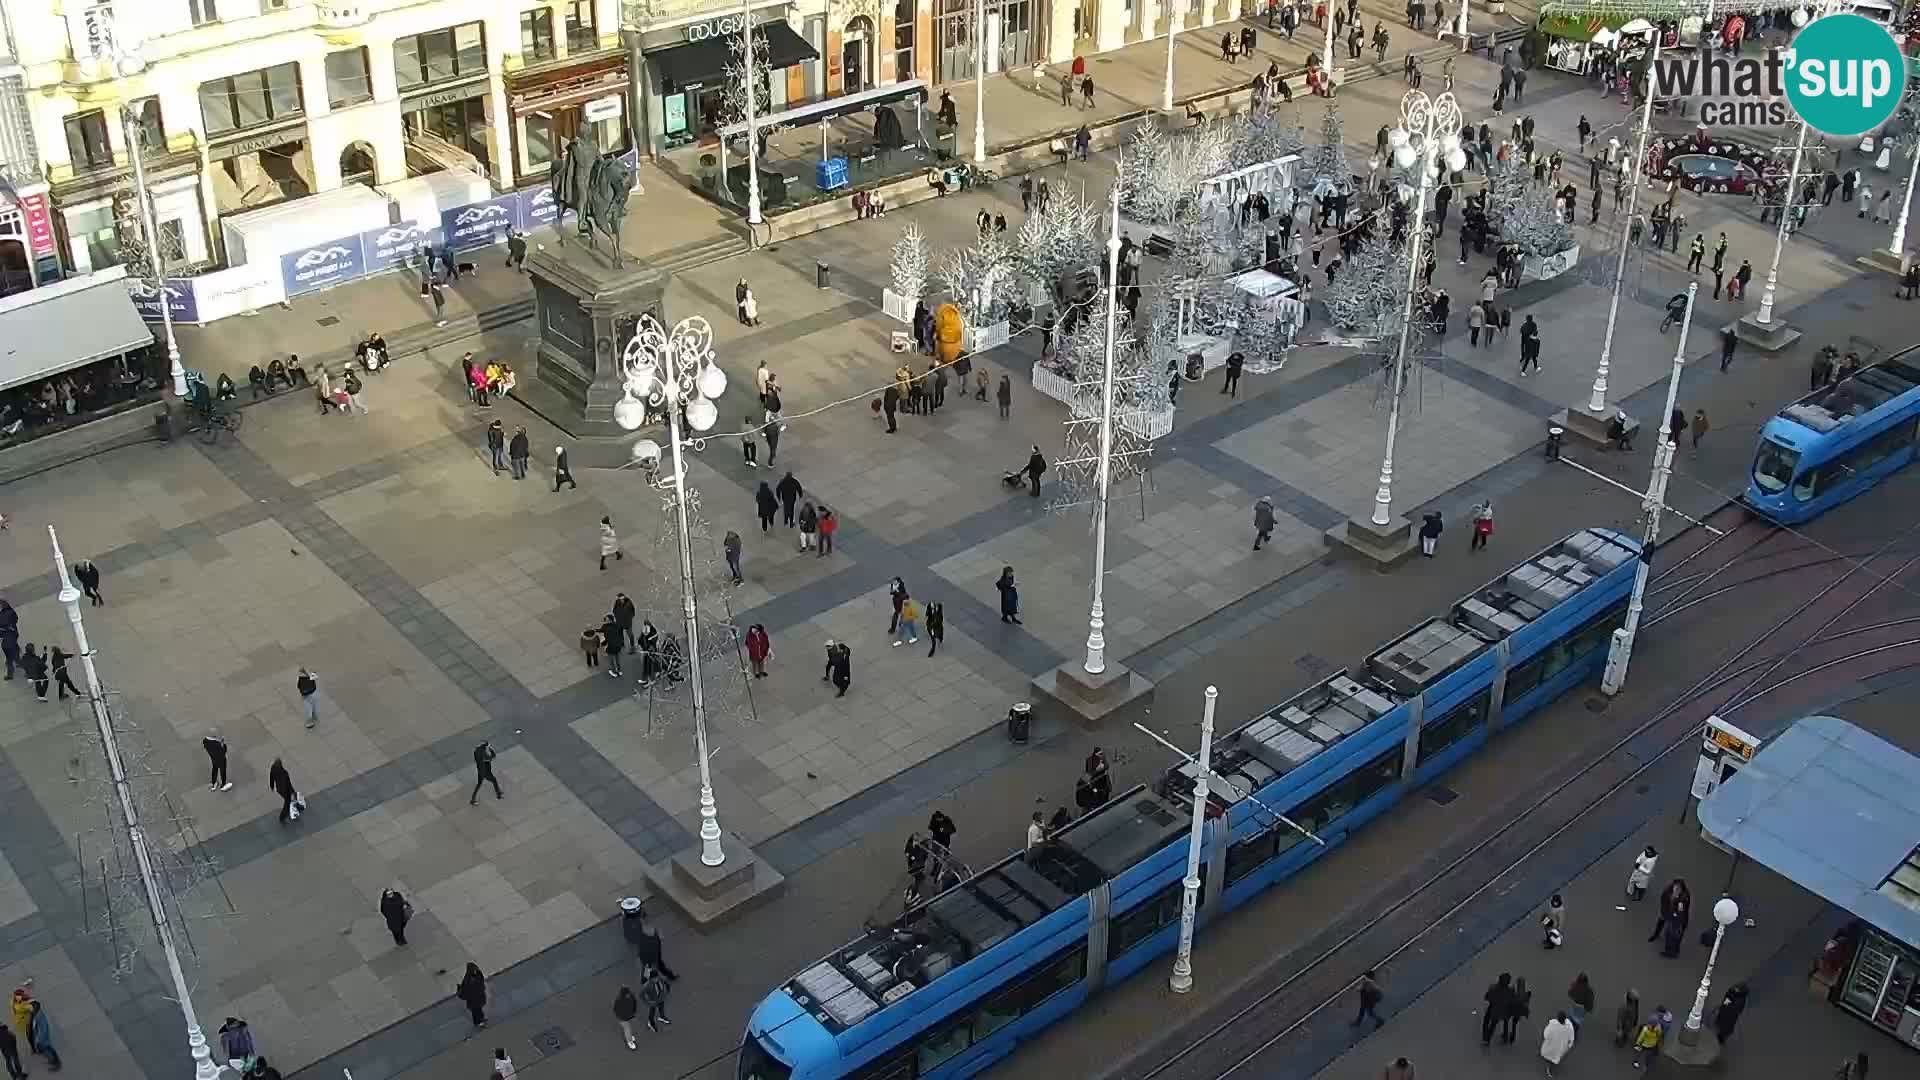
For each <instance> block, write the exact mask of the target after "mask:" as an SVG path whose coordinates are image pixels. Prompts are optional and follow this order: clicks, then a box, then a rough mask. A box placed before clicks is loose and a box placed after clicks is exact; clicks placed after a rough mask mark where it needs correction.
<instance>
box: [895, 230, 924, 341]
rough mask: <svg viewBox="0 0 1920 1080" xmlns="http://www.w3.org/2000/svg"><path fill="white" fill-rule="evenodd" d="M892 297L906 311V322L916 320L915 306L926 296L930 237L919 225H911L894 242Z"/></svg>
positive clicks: (904, 316)
mask: <svg viewBox="0 0 1920 1080" xmlns="http://www.w3.org/2000/svg"><path fill="white" fill-rule="evenodd" d="M892 270H893V289H892V292H893V295H894V296H895V297H898V298H899V300H898V303H899V304H900V306H901V307H902V308H903V309H904V311H905V314H904V315H903V316H901V318H903V319H910V318H912V317H913V306H914V305H915V304H917V303H919V302H920V298H921V297H923V296H925V295H926V294H927V238H926V237H925V236H924V235H922V233H921V232H920V226H918V225H914V224H912V223H908V225H907V227H906V228H904V229H902V230H900V239H898V240H895V241H894V242H893V267H892Z"/></svg>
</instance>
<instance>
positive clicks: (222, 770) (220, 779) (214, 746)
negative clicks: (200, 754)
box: [200, 731, 233, 791]
mask: <svg viewBox="0 0 1920 1080" xmlns="http://www.w3.org/2000/svg"><path fill="white" fill-rule="evenodd" d="M200 749H202V750H205V751H206V752H207V790H208V791H232V790H233V783H232V781H230V780H228V779H227V740H225V739H223V738H221V737H220V733H219V732H218V731H209V732H207V733H206V735H205V736H203V737H202V738H201V740H200Z"/></svg>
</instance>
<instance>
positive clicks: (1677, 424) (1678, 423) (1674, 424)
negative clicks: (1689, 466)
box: [1667, 405, 1687, 446]
mask: <svg viewBox="0 0 1920 1080" xmlns="http://www.w3.org/2000/svg"><path fill="white" fill-rule="evenodd" d="M1667 431H1668V436H1667V438H1668V439H1669V440H1670V441H1671V442H1672V443H1673V445H1675V446H1679V445H1680V439H1681V438H1682V437H1683V436H1685V435H1686V433H1687V410H1685V409H1683V408H1680V407H1679V406H1677V405H1676V406H1674V409H1673V415H1671V416H1669V417H1667Z"/></svg>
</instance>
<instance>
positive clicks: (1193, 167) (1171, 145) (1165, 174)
mask: <svg viewBox="0 0 1920 1080" xmlns="http://www.w3.org/2000/svg"><path fill="white" fill-rule="evenodd" d="M1232 144H1233V129H1232V128H1231V127H1230V126H1229V125H1227V124H1223V123H1217V122H1212V121H1209V122H1207V123H1204V124H1201V125H1200V126H1199V127H1197V128H1194V129H1192V130H1191V131H1184V132H1180V133H1179V134H1175V135H1169V134H1166V133H1164V132H1162V131H1160V130H1159V129H1158V128H1157V127H1155V126H1152V125H1149V126H1147V127H1143V128H1141V129H1140V130H1139V131H1138V132H1137V133H1136V134H1135V135H1134V138H1133V141H1132V142H1131V143H1129V144H1127V149H1126V150H1125V152H1123V153H1122V154H1121V158H1120V183H1121V190H1122V191H1123V192H1124V194H1123V195H1122V196H1121V203H1120V206H1121V211H1122V212H1123V213H1125V214H1126V215H1127V217H1129V218H1132V219H1133V220H1135V221H1139V222H1144V223H1146V224H1150V225H1162V224H1167V223H1170V222H1172V221H1174V220H1175V219H1177V218H1178V217H1180V216H1182V215H1183V214H1187V213H1190V212H1191V211H1192V206H1193V203H1194V199H1195V196H1196V194H1197V192H1198V191H1199V187H1200V182H1201V181H1202V180H1205V179H1207V178H1208V177H1210V176H1218V175H1219V174H1220V173H1223V172H1226V171H1227V170H1228V169H1229V168H1231V167H1232V165H1231V161H1232V158H1231V152H1232V149H1233V145H1232Z"/></svg>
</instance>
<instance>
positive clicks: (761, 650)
mask: <svg viewBox="0 0 1920 1080" xmlns="http://www.w3.org/2000/svg"><path fill="white" fill-rule="evenodd" d="M772 655H773V641H772V640H771V639H770V638H768V637H767V628H766V627H765V626H762V625H761V624H759V623H754V624H753V625H752V626H750V627H748V628H747V659H748V660H750V661H752V663H753V677H754V678H756V679H764V678H766V677H767V657H769V656H772Z"/></svg>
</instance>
